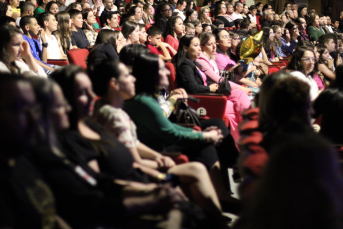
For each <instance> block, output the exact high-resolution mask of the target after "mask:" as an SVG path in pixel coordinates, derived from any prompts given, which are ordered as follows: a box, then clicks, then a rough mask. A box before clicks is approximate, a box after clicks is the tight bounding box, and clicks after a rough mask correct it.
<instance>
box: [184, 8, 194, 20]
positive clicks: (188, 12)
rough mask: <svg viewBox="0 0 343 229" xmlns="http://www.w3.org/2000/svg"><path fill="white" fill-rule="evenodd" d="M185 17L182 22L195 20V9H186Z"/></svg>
mask: <svg viewBox="0 0 343 229" xmlns="http://www.w3.org/2000/svg"><path fill="white" fill-rule="evenodd" d="M185 15H186V19H185V20H184V21H183V22H184V23H189V22H192V21H195V20H196V19H197V11H196V10H193V9H188V10H186V13H185Z"/></svg>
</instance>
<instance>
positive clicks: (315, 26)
mask: <svg viewBox="0 0 343 229" xmlns="http://www.w3.org/2000/svg"><path fill="white" fill-rule="evenodd" d="M308 25H309V26H308V28H307V31H306V32H307V34H308V35H309V36H312V37H313V38H314V40H315V41H317V40H318V38H319V37H320V36H321V35H324V32H323V31H322V30H321V29H320V27H319V16H318V14H312V15H311V16H310V18H309V20H308Z"/></svg>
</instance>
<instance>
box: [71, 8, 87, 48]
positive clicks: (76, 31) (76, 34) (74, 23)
mask: <svg viewBox="0 0 343 229" xmlns="http://www.w3.org/2000/svg"><path fill="white" fill-rule="evenodd" d="M68 13H69V15H70V19H71V32H72V36H71V39H72V44H73V45H75V46H77V47H78V48H80V49H85V48H90V43H89V41H88V39H87V36H86V34H85V33H84V32H83V30H82V25H83V20H82V12H81V11H79V10H75V9H72V10H70V11H69V12H68Z"/></svg>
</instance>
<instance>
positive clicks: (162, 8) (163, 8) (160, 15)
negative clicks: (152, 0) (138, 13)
mask: <svg viewBox="0 0 343 229" xmlns="http://www.w3.org/2000/svg"><path fill="white" fill-rule="evenodd" d="M171 15H172V9H171V7H170V5H169V4H168V3H166V2H163V1H162V2H161V3H160V4H158V6H157V8H156V12H155V24H154V26H157V27H158V28H159V29H160V30H161V31H162V33H164V30H165V28H166V23H167V20H168V19H169V18H170V17H171Z"/></svg>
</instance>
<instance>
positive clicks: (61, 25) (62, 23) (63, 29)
mask: <svg viewBox="0 0 343 229" xmlns="http://www.w3.org/2000/svg"><path fill="white" fill-rule="evenodd" d="M56 20H57V22H58V24H57V31H55V32H54V35H55V36H57V37H58V38H59V40H60V42H61V47H62V48H63V51H64V53H67V52H68V50H70V49H73V48H75V47H74V46H72V43H71V31H70V24H71V20H70V16H69V13H68V12H59V13H57V14H56Z"/></svg>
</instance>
